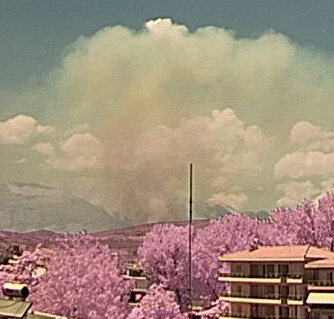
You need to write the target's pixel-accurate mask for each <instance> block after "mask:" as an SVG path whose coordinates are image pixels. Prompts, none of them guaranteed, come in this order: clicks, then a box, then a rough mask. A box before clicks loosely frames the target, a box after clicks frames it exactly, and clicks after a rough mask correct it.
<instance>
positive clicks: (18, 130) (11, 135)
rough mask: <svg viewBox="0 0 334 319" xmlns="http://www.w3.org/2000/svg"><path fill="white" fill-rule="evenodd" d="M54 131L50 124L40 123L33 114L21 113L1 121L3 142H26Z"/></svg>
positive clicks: (1, 141)
mask: <svg viewBox="0 0 334 319" xmlns="http://www.w3.org/2000/svg"><path fill="white" fill-rule="evenodd" d="M53 131H54V128H53V127H52V126H49V125H40V124H38V123H37V120H36V119H35V118H33V117H32V116H28V115H23V114H19V115H16V116H14V117H12V118H9V119H7V120H5V121H3V122H0V143H1V144H24V143H26V142H27V141H28V140H30V139H31V138H33V137H36V136H39V135H47V134H50V133H52V132H53Z"/></svg>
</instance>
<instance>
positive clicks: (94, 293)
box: [0, 194, 334, 319]
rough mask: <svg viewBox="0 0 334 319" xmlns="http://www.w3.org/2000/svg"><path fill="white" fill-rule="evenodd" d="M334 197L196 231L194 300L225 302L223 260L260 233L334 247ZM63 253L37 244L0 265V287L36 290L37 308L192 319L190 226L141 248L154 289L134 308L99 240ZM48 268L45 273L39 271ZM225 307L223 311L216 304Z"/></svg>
mask: <svg viewBox="0 0 334 319" xmlns="http://www.w3.org/2000/svg"><path fill="white" fill-rule="evenodd" d="M333 228H334V195H332V194H326V195H325V196H324V197H322V198H321V199H320V201H319V204H318V205H315V204H314V203H312V202H310V201H304V202H303V203H301V204H300V205H299V206H297V208H296V209H294V210H292V209H287V208H281V209H277V210H275V211H273V212H272V213H271V214H270V218H269V219H268V220H264V221H263V220H259V219H254V218H251V217H247V216H244V215H240V214H227V215H225V216H223V217H221V218H220V219H217V220H212V221H211V222H210V224H209V225H208V226H207V227H205V228H203V229H198V230H193V238H194V243H193V260H192V264H193V267H192V268H193V297H194V299H195V300H196V301H198V302H202V303H203V304H204V305H205V306H206V307H209V306H210V305H212V303H215V302H216V304H217V299H218V296H219V293H220V292H221V291H222V290H224V289H226V287H224V286H223V285H222V284H220V283H219V282H218V281H217V276H218V272H219V269H220V268H222V267H223V265H221V264H219V262H218V256H219V255H223V254H226V253H229V252H233V251H237V250H242V249H247V248H248V247H249V245H250V244H251V243H252V242H253V239H254V237H255V236H258V237H259V238H260V241H261V242H262V243H263V244H265V245H283V244H289V245H290V244H312V245H316V246H320V247H326V248H328V249H332V250H333V238H334V237H333V234H334V233H333V231H334V229H333ZM56 246H57V249H55V250H54V251H49V250H45V249H43V248H42V247H41V246H37V248H36V249H35V250H34V251H31V252H30V251H25V252H24V253H23V254H22V256H21V257H20V258H19V259H18V261H17V263H15V264H9V265H0V283H3V282H5V281H19V282H24V283H27V284H28V285H29V286H30V290H31V296H30V297H29V298H30V299H31V300H32V301H33V302H34V308H35V309H36V310H40V311H46V312H51V313H55V314H58V315H64V316H68V317H78V318H87V319H102V318H111V319H113V318H115V319H116V318H117V319H134V318H137V319H169V318H175V319H185V318H186V317H187V316H186V311H187V305H188V302H189V291H188V284H189V283H188V278H189V276H188V275H189V274H188V271H189V268H188V228H187V227H177V226H174V225H170V224H165V225H156V226H155V227H153V229H152V231H150V232H149V233H147V234H146V236H145V239H144V242H143V244H142V246H141V247H140V249H139V251H138V256H139V259H140V261H141V262H142V264H143V266H144V268H145V271H146V273H147V274H148V276H149V278H150V280H151V281H152V283H153V285H152V286H151V287H150V289H149V291H148V293H147V295H146V296H145V297H144V298H143V299H142V300H141V302H140V303H139V305H138V306H137V307H135V308H134V309H131V308H130V307H129V305H128V295H129V293H130V291H131V289H133V284H134V283H133V282H131V281H129V280H126V279H124V278H123V277H122V273H123V268H122V264H121V262H120V261H119V259H118V257H117V256H116V255H115V254H114V253H113V252H112V250H111V249H110V248H109V247H108V246H107V245H103V244H102V243H101V242H100V241H99V240H98V239H97V238H95V237H92V236H89V235H87V234H77V235H67V236H65V237H63V238H62V239H59V240H58V243H57V245H56ZM41 266H44V267H46V268H47V273H46V274H45V275H43V274H41V273H39V272H38V268H39V267H41ZM216 309H219V307H216Z"/></svg>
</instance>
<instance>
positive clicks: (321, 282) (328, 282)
mask: <svg viewBox="0 0 334 319" xmlns="http://www.w3.org/2000/svg"><path fill="white" fill-rule="evenodd" d="M307 283H308V284H309V285H312V286H327V287H328V286H334V281H333V280H322V279H307Z"/></svg>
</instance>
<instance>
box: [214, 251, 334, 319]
mask: <svg viewBox="0 0 334 319" xmlns="http://www.w3.org/2000/svg"><path fill="white" fill-rule="evenodd" d="M219 260H220V261H221V262H223V263H224V264H223V267H225V269H226V270H223V271H221V273H220V277H219V280H220V281H222V282H226V283H227V284H228V287H229V288H228V292H227V293H225V294H223V295H222V296H221V297H220V299H221V300H223V301H226V302H228V303H229V304H230V308H229V311H228V312H227V313H224V314H222V317H221V318H287V319H288V318H298V319H334V280H333V279H334V277H333V276H334V253H333V252H331V251H328V250H325V249H320V248H317V247H314V246H311V245H296V246H261V245H254V246H252V247H251V249H249V250H245V251H239V252H235V253H230V254H226V255H224V256H221V257H219Z"/></svg>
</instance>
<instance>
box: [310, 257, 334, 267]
mask: <svg viewBox="0 0 334 319" xmlns="http://www.w3.org/2000/svg"><path fill="white" fill-rule="evenodd" d="M305 268H334V258H333V257H330V258H326V259H320V260H314V261H310V262H308V263H307V264H306V265H305Z"/></svg>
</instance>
